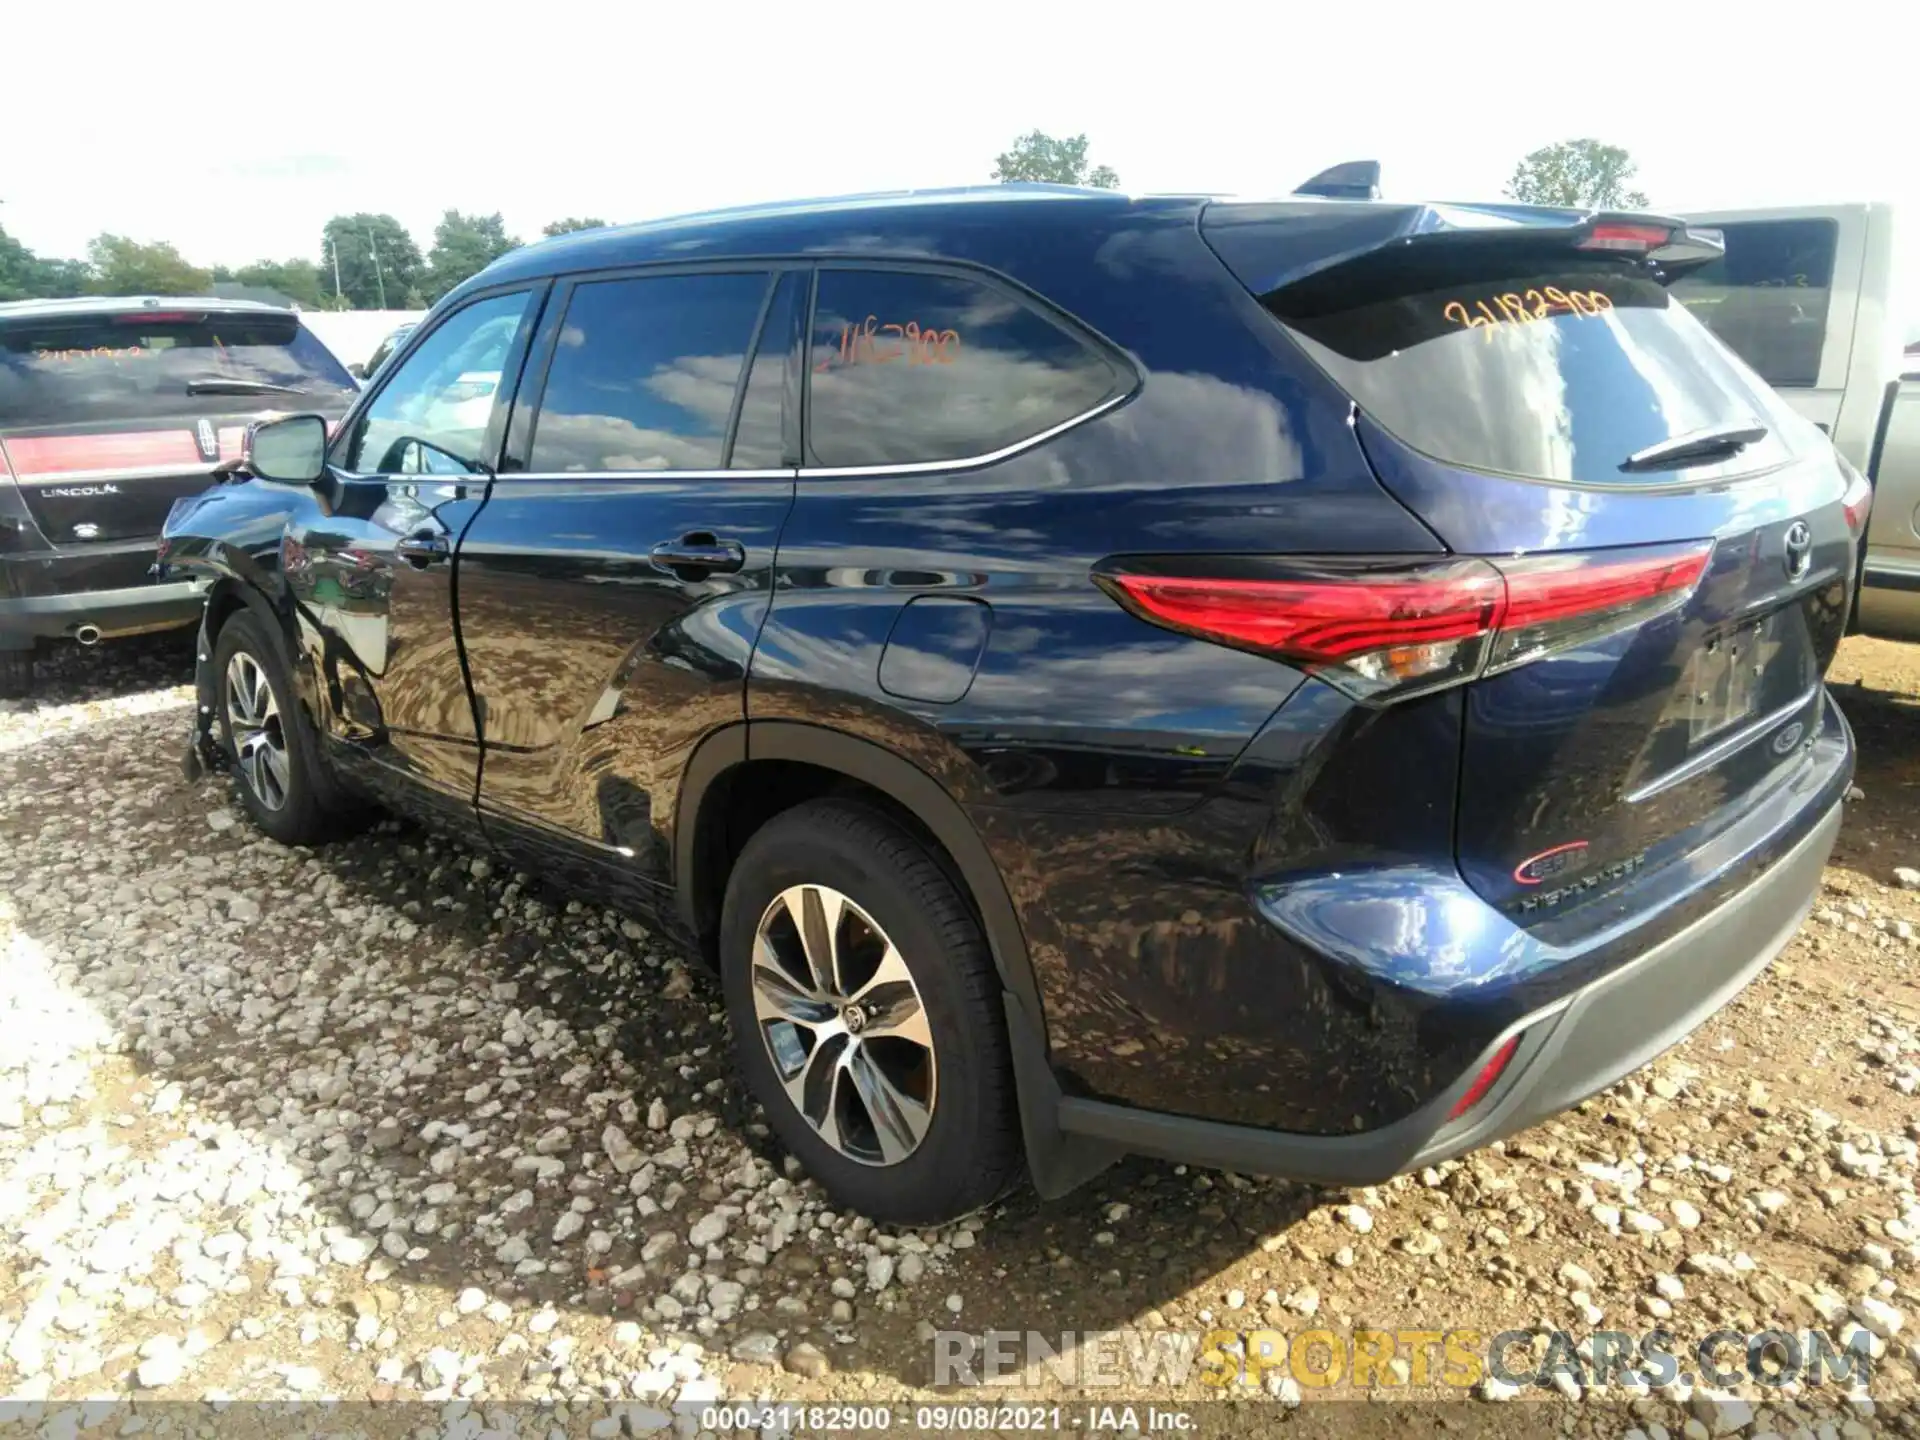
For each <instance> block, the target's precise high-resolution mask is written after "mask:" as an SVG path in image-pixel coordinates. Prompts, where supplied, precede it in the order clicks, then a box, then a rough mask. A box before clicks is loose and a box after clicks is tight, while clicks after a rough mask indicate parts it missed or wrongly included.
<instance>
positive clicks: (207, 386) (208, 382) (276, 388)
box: [187, 375, 307, 395]
mask: <svg viewBox="0 0 1920 1440" xmlns="http://www.w3.org/2000/svg"><path fill="white" fill-rule="evenodd" d="M187 393H188V394H189V395H304V394H306V393H307V392H306V391H304V390H302V389H301V388H300V387H299V386H298V385H275V384H273V383H272V382H271V381H268V380H234V379H227V378H225V377H223V376H219V375H209V376H207V377H206V378H205V379H201V380H189V381H188V382H187Z"/></svg>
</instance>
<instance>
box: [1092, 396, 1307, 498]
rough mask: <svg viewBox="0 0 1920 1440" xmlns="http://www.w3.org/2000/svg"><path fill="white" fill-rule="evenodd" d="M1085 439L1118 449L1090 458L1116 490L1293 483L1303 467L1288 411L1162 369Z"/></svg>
mask: <svg viewBox="0 0 1920 1440" xmlns="http://www.w3.org/2000/svg"><path fill="white" fill-rule="evenodd" d="M1086 438H1087V439H1088V440H1089V441H1091V442H1092V443H1093V444H1094V445H1095V446H1096V447H1111V449H1112V450H1113V452H1114V453H1113V454H1112V455H1111V456H1107V455H1105V454H1104V453H1101V454H1096V456H1095V457H1093V459H1092V461H1091V464H1092V466H1093V468H1094V469H1096V470H1097V471H1098V472H1099V483H1100V484H1101V485H1102V487H1103V488H1110V489H1111V488H1138V489H1153V490H1158V489H1165V488H1166V487H1168V486H1169V485H1174V484H1179V485H1236V484H1246V483H1249V482H1258V481H1265V480H1292V479H1296V478H1298V477H1299V476H1300V474H1301V473H1302V471H1303V468H1304V459H1303V457H1302V455H1301V450H1300V442H1299V440H1298V439H1296V438H1295V436H1294V433H1293V426H1292V423H1291V422H1290V421H1289V420H1288V418H1287V411H1286V407H1285V406H1283V405H1282V404H1281V403H1280V401H1279V400H1278V399H1276V398H1275V397H1274V396H1272V395H1269V394H1267V393H1265V392H1264V391H1260V390H1253V389H1249V388H1248V387H1246V386H1244V385H1233V384H1229V383H1228V382H1227V381H1224V380H1219V379H1216V378H1215V377H1213V376H1211V375H1186V374H1179V373H1169V372H1156V373H1155V374H1154V376H1153V378H1152V379H1151V380H1150V381H1148V383H1147V387H1146V389H1145V390H1143V391H1142V392H1141V393H1140V394H1139V395H1138V396H1137V397H1135V398H1134V399H1133V400H1132V401H1130V402H1128V403H1127V404H1126V405H1125V406H1123V407H1121V408H1120V409H1118V410H1116V411H1114V412H1113V414H1111V415H1109V416H1107V417H1105V418H1104V419H1103V420H1101V422H1100V423H1099V425H1098V427H1097V428H1094V429H1090V430H1089V431H1088V432H1087V437H1086ZM1123 458H1124V460H1125V463H1124V464H1122V463H1120V462H1121V461H1122V459H1123ZM1079 468H1081V469H1082V470H1084V469H1085V468H1086V466H1085V465H1083V466H1081V467H1079ZM1063 478H1064V477H1063Z"/></svg>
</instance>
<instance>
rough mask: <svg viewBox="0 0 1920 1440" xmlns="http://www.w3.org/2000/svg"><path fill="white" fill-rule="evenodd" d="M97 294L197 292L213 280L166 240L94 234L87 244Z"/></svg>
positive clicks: (92, 285)
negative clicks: (144, 240)
mask: <svg viewBox="0 0 1920 1440" xmlns="http://www.w3.org/2000/svg"><path fill="white" fill-rule="evenodd" d="M87 263H88V264H89V266H90V267H91V268H92V270H93V278H92V281H91V283H90V284H89V286H88V288H89V289H91V290H92V291H93V292H94V293H95V294H96V295H196V294H199V293H201V292H203V291H204V290H205V289H206V288H207V287H208V286H209V285H211V284H212V283H213V277H212V276H211V275H209V274H208V273H207V272H206V271H205V270H197V269H195V268H194V267H193V266H191V265H189V264H188V263H187V262H186V259H185V257H183V256H182V255H181V254H180V252H179V251H178V250H176V249H174V248H173V246H172V245H169V244H167V243H166V242H165V241H159V242H156V243H154V244H151V245H146V244H142V243H141V242H140V241H138V240H132V239H129V238H128V237H127V236H125V235H96V236H94V237H93V239H92V240H91V241H89V242H88V244H87Z"/></svg>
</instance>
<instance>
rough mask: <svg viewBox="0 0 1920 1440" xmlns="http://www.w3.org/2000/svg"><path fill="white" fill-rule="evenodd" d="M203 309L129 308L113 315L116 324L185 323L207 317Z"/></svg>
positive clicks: (192, 322) (191, 322)
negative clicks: (122, 312)
mask: <svg viewBox="0 0 1920 1440" xmlns="http://www.w3.org/2000/svg"><path fill="white" fill-rule="evenodd" d="M206 318H207V317H206V315H205V313H204V312H201V311H193V310H129V311H127V312H126V313H125V314H122V315H116V316H114V317H113V323H114V324H115V325H183V324H195V323H197V322H199V321H201V320H204V319H206Z"/></svg>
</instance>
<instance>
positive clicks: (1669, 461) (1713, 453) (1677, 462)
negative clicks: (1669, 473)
mask: <svg viewBox="0 0 1920 1440" xmlns="http://www.w3.org/2000/svg"><path fill="white" fill-rule="evenodd" d="M1766 435H1767V427H1766V426H1764V425H1761V424H1759V423H1758V422H1755V421H1749V422H1748V423H1747V424H1745V425H1719V426H1715V427H1714V428H1712V429H1710V430H1694V431H1691V432H1689V433H1688V434H1685V435H1675V436H1674V437H1673V438H1672V439H1671V440H1662V441H1661V442H1660V443H1659V444H1658V445H1649V446H1648V447H1647V448H1646V449H1644V450H1637V451H1635V452H1634V453H1633V454H1631V455H1629V456H1628V457H1627V458H1626V459H1625V460H1623V461H1621V462H1620V468H1621V469H1622V470H1678V469H1679V468H1680V467H1681V466H1683V465H1689V464H1695V463H1704V462H1705V461H1708V460H1726V459H1729V458H1731V457H1732V456H1734V455H1737V454H1739V453H1740V452H1741V451H1742V450H1744V449H1746V448H1747V446H1749V445H1752V444H1754V443H1755V442H1756V441H1759V440H1764V439H1765V438H1766Z"/></svg>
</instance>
